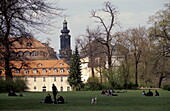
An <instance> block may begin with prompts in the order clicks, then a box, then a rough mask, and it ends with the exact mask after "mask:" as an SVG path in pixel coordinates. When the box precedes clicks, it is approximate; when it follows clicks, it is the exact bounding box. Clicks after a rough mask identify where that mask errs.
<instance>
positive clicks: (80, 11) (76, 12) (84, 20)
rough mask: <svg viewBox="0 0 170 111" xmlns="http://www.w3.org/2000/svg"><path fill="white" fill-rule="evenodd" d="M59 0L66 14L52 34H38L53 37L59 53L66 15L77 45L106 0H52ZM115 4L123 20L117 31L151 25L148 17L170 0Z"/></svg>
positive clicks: (118, 1) (54, 0)
mask: <svg viewBox="0 0 170 111" xmlns="http://www.w3.org/2000/svg"><path fill="white" fill-rule="evenodd" d="M49 1H50V2H52V3H57V5H58V6H59V7H62V8H64V9H65V10H64V12H63V17H60V18H56V19H57V22H56V23H55V24H53V25H54V26H55V27H54V28H53V29H52V31H51V33H50V34H45V33H38V34H36V35H35V37H36V38H37V39H38V40H39V41H41V42H46V41H47V39H48V38H49V39H50V46H51V47H52V48H54V50H55V51H56V52H57V53H58V52H59V49H60V43H59V42H60V35H61V33H60V31H61V30H62V27H63V21H64V15H66V17H65V19H66V20H67V22H68V29H69V30H70V33H69V34H70V35H71V48H72V50H74V48H75V39H76V38H77V37H79V36H80V35H82V34H85V31H86V28H87V26H93V24H94V21H95V20H96V19H92V18H90V12H91V11H92V10H98V9H101V8H103V7H104V6H103V3H104V2H106V0H49ZM109 1H110V2H111V3H112V5H113V6H114V7H116V8H117V9H118V15H117V21H118V22H119V23H120V26H121V27H119V28H115V29H113V30H115V31H124V30H126V29H128V28H134V27H139V26H148V24H147V21H148V17H149V16H151V15H153V14H155V13H156V12H157V11H159V10H162V9H163V8H164V4H165V3H170V2H169V0H109Z"/></svg>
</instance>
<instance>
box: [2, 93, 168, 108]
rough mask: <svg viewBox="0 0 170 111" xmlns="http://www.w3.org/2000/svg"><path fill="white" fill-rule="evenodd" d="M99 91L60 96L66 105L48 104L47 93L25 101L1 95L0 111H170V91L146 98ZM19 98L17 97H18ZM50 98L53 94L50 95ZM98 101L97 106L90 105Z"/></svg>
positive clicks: (33, 95) (27, 97)
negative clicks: (45, 99)
mask: <svg viewBox="0 0 170 111" xmlns="http://www.w3.org/2000/svg"><path fill="white" fill-rule="evenodd" d="M100 93H101V92H100V91H80V92H60V93H59V95H62V96H63V97H64V98H65V100H66V101H67V103H66V104H45V103H40V101H43V100H44V98H45V96H46V95H47V92H45V93H44V92H43V93H42V92H36V93H35V92H34V93H33V92H32V93H31V92H26V93H22V94H23V95H25V96H24V97H9V96H7V93H1V94H0V110H2V111H3V110H4V111H54V110H55V111H169V110H170V105H169V104H170V91H164V90H159V93H160V97H143V96H141V93H142V90H128V91H127V93H118V96H101V95H100ZM17 94H18V93H17ZM50 94H51V92H50ZM92 97H97V98H98V102H97V104H90V100H91V98H92Z"/></svg>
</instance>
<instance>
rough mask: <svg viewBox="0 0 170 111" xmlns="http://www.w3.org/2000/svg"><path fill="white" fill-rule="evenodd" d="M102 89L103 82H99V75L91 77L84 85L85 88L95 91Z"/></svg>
mask: <svg viewBox="0 0 170 111" xmlns="http://www.w3.org/2000/svg"><path fill="white" fill-rule="evenodd" d="M101 89H102V85H101V83H99V80H98V78H97V77H90V78H89V79H88V80H87V83H86V84H85V86H84V90H86V91H88V90H90V91H95V90H101Z"/></svg>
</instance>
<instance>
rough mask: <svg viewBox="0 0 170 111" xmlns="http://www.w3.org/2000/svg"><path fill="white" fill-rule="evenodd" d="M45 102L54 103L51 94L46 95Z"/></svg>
mask: <svg viewBox="0 0 170 111" xmlns="http://www.w3.org/2000/svg"><path fill="white" fill-rule="evenodd" d="M44 103H53V101H52V99H51V95H50V94H48V95H47V96H46V97H45V100H44Z"/></svg>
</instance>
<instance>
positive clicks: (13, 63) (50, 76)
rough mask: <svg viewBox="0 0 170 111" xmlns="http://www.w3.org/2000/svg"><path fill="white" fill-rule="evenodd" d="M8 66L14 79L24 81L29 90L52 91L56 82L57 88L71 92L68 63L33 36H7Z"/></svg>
mask: <svg viewBox="0 0 170 111" xmlns="http://www.w3.org/2000/svg"><path fill="white" fill-rule="evenodd" d="M9 41H14V42H11V44H10V47H9V51H10V68H11V69H12V70H11V71H12V75H13V76H14V78H21V79H24V80H26V81H27V84H28V87H29V89H28V91H52V84H55V85H56V87H57V88H58V90H59V91H71V87H70V86H69V83H68V82H67V78H68V76H69V65H68V64H67V63H66V62H64V61H63V60H58V59H57V58H56V53H55V52H54V50H53V48H51V47H49V46H48V44H44V43H41V42H40V41H38V40H36V39H35V38H32V37H22V38H20V39H18V38H10V40H9ZM0 48H1V50H0V51H1V53H0V63H1V65H0V71H1V74H0V76H1V77H2V78H5V70H4V62H3V61H4V53H5V51H4V49H3V45H2V44H1V45H0Z"/></svg>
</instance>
